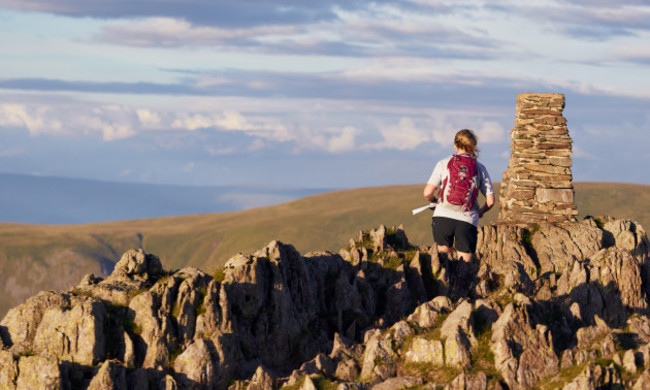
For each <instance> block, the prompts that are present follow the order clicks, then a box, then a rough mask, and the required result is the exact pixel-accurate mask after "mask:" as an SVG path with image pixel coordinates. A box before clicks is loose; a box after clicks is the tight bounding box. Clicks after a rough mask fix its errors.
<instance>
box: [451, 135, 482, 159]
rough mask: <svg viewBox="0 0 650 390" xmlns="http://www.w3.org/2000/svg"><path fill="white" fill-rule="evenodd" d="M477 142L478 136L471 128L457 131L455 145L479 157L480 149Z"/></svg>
mask: <svg viewBox="0 0 650 390" xmlns="http://www.w3.org/2000/svg"><path fill="white" fill-rule="evenodd" d="M477 144H478V137H476V134H474V132H473V131H472V130H469V129H463V130H460V131H459V132H458V133H456V137H454V146H456V148H457V149H462V150H464V151H466V152H467V153H469V154H471V155H472V156H474V158H477V157H478V153H479V149H478V148H477V147H476V145H477Z"/></svg>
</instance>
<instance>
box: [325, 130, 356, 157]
mask: <svg viewBox="0 0 650 390" xmlns="http://www.w3.org/2000/svg"><path fill="white" fill-rule="evenodd" d="M357 133H358V131H357V129H355V128H354V127H352V126H347V127H344V128H343V130H342V131H341V133H340V134H339V135H336V136H334V137H332V138H330V140H329V144H328V147H327V150H328V151H330V152H332V153H342V152H348V151H351V150H354V149H355V147H356V142H355V137H356V135H357Z"/></svg>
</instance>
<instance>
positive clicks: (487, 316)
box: [473, 299, 503, 328]
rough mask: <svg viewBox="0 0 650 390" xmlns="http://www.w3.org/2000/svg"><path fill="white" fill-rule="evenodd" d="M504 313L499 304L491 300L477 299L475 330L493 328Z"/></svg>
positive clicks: (475, 303) (475, 305)
mask: <svg viewBox="0 0 650 390" xmlns="http://www.w3.org/2000/svg"><path fill="white" fill-rule="evenodd" d="M501 313H503V311H502V310H501V307H500V306H499V304H498V303H496V302H495V301H493V300H491V299H477V300H476V301H475V302H474V313H473V318H474V324H475V328H480V327H491V326H492V324H493V323H494V322H495V321H496V320H497V319H499V316H500V315H501Z"/></svg>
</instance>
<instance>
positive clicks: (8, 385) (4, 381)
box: [0, 350, 18, 389]
mask: <svg viewBox="0 0 650 390" xmlns="http://www.w3.org/2000/svg"><path fill="white" fill-rule="evenodd" d="M17 378H18V366H17V365H16V362H15V360H14V357H13V355H12V354H11V352H8V351H2V350H0V389H14V388H15V387H16V379H17Z"/></svg>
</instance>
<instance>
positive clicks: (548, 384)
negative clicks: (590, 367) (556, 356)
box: [538, 363, 587, 390]
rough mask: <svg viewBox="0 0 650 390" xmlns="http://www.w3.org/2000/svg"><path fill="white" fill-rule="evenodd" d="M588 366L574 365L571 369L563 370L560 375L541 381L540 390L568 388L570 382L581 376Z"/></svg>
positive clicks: (584, 364)
mask: <svg viewBox="0 0 650 390" xmlns="http://www.w3.org/2000/svg"><path fill="white" fill-rule="evenodd" d="M586 366H587V364H586V363H583V364H580V365H573V366H571V367H568V368H565V369H564V370H561V371H560V373H559V374H557V375H556V376H554V377H552V378H548V379H545V380H543V381H540V383H539V385H538V386H539V387H538V389H539V390H554V389H561V388H563V387H564V386H566V385H567V384H568V383H569V382H571V381H572V380H573V379H575V377H577V376H578V375H580V373H581V372H582V371H583V370H584V369H585V367H586Z"/></svg>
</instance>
